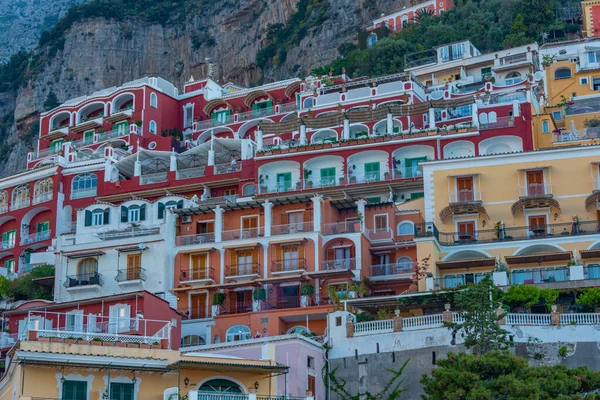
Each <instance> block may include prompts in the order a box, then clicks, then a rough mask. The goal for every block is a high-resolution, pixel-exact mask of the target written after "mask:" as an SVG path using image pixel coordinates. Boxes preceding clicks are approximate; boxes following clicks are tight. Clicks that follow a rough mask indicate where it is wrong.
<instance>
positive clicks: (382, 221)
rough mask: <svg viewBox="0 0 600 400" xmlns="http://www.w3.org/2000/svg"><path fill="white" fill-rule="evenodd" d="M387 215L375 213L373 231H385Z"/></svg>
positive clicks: (386, 228)
mask: <svg viewBox="0 0 600 400" xmlns="http://www.w3.org/2000/svg"><path fill="white" fill-rule="evenodd" d="M387 219H388V216H387V215H376V216H375V232H385V231H387V230H388V220H387Z"/></svg>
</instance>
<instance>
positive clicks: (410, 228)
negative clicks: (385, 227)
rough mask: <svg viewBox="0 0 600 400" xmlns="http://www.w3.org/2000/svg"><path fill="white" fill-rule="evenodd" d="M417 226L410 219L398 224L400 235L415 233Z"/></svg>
mask: <svg viewBox="0 0 600 400" xmlns="http://www.w3.org/2000/svg"><path fill="white" fill-rule="evenodd" d="M414 234H415V226H414V224H413V223H412V222H410V221H403V222H400V223H399V224H398V236H403V235H414Z"/></svg>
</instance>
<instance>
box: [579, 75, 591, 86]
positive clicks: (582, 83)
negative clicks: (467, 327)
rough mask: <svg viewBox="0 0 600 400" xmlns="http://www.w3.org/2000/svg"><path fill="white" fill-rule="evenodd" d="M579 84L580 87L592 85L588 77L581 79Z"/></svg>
mask: <svg viewBox="0 0 600 400" xmlns="http://www.w3.org/2000/svg"><path fill="white" fill-rule="evenodd" d="M579 84H580V85H589V84H590V78H588V77H587V76H584V77H582V78H579Z"/></svg>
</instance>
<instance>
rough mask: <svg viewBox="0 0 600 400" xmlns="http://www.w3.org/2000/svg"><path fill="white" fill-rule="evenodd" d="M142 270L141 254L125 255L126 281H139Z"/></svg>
mask: <svg viewBox="0 0 600 400" xmlns="http://www.w3.org/2000/svg"><path fill="white" fill-rule="evenodd" d="M141 268H142V254H141V253H137V254H128V255H127V280H128V281H132V280H135V279H140V271H141Z"/></svg>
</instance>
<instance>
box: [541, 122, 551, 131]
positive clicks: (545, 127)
mask: <svg viewBox="0 0 600 400" xmlns="http://www.w3.org/2000/svg"><path fill="white" fill-rule="evenodd" d="M548 132H550V124H549V123H548V121H547V120H546V121H542V133H548Z"/></svg>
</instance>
